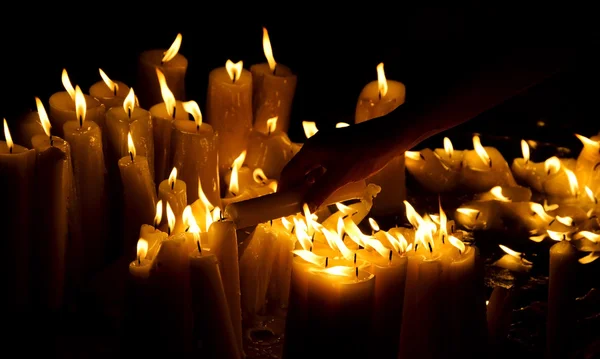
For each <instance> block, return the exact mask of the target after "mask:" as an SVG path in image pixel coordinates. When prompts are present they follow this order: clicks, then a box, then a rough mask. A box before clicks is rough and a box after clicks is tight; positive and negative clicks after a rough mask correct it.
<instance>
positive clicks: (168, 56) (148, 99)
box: [138, 34, 188, 108]
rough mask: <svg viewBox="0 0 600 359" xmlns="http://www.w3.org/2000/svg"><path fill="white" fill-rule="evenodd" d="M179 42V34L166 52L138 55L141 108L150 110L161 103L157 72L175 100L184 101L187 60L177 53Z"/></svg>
mask: <svg viewBox="0 0 600 359" xmlns="http://www.w3.org/2000/svg"><path fill="white" fill-rule="evenodd" d="M181 40H182V36H181V34H177V36H176V37H175V41H173V43H172V44H171V47H169V49H168V50H166V51H165V50H148V51H144V52H142V54H141V55H140V58H139V63H138V65H139V66H138V88H139V89H141V92H140V94H139V97H140V104H141V105H142V107H144V108H150V107H152V106H154V105H156V104H157V103H159V102H161V101H162V97H161V93H160V86H159V84H158V81H157V78H156V71H157V70H159V71H160V72H161V73H163V74H164V75H165V78H166V82H167V83H168V84H169V88H171V90H172V91H173V94H174V95H175V98H177V99H179V100H182V101H183V100H185V73H186V71H187V65H188V60H187V59H186V58H185V57H184V56H183V55H182V54H180V53H179V48H180V47H181Z"/></svg>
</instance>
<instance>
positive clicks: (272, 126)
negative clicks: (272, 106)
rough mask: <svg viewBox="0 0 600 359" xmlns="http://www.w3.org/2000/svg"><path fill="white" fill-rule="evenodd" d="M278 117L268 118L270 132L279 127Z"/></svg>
mask: <svg viewBox="0 0 600 359" xmlns="http://www.w3.org/2000/svg"><path fill="white" fill-rule="evenodd" d="M277 119H278V116H275V117H272V118H270V119H268V120H267V128H268V129H269V133H272V132H275V130H276V129H277Z"/></svg>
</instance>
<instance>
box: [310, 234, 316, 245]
mask: <svg viewBox="0 0 600 359" xmlns="http://www.w3.org/2000/svg"><path fill="white" fill-rule="evenodd" d="M310 242H311V243H315V234H314V233H313V235H312V237H311V238H310Z"/></svg>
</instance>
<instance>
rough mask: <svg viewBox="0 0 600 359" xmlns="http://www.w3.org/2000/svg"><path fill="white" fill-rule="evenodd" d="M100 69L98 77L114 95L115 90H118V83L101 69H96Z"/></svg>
mask: <svg viewBox="0 0 600 359" xmlns="http://www.w3.org/2000/svg"><path fill="white" fill-rule="evenodd" d="M98 70H99V71H100V77H101V78H102V81H104V83H105V84H106V86H108V88H109V89H110V90H111V91H112V92H113V93H114V94H115V95H116V94H117V91H119V85H118V84H117V83H116V82H114V81H113V80H111V79H110V77H108V75H107V74H106V73H105V72H104V71H102V69H98Z"/></svg>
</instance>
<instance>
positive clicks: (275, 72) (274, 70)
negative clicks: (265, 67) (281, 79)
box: [273, 64, 277, 75]
mask: <svg viewBox="0 0 600 359" xmlns="http://www.w3.org/2000/svg"><path fill="white" fill-rule="evenodd" d="M273 75H277V64H275V67H274V68H273Z"/></svg>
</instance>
